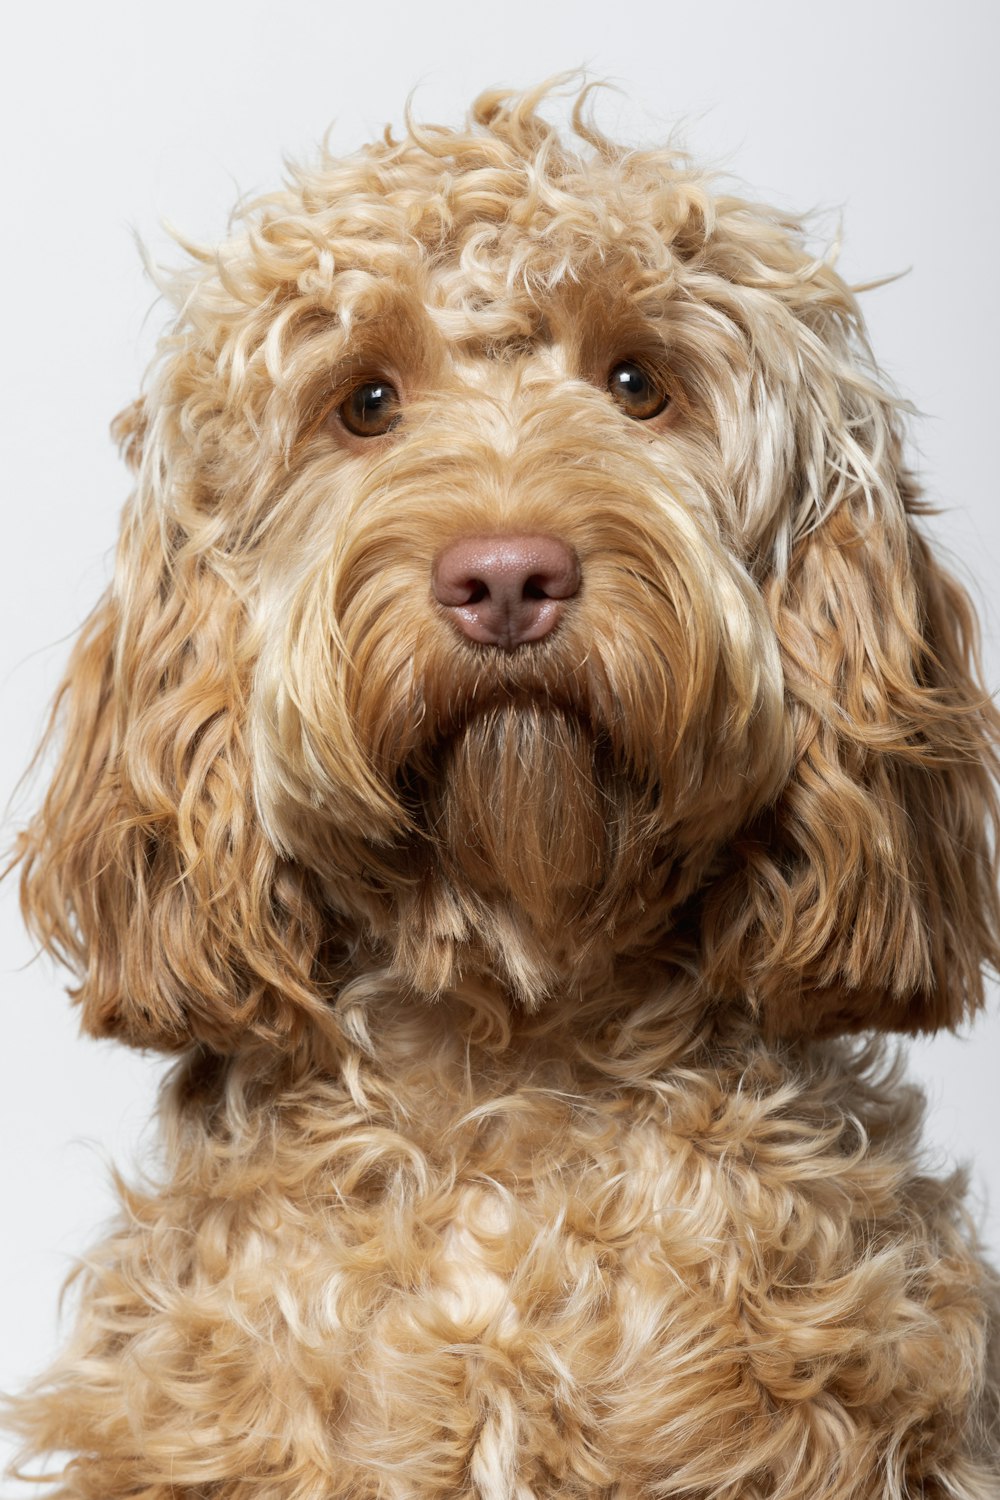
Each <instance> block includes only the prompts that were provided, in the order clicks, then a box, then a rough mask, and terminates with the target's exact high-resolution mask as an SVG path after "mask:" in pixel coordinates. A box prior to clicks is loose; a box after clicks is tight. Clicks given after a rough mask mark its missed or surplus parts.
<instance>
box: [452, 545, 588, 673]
mask: <svg viewBox="0 0 1000 1500" xmlns="http://www.w3.org/2000/svg"><path fill="white" fill-rule="evenodd" d="M432 585H433V589H434V597H435V599H437V601H438V603H439V604H443V605H444V607H445V609H446V610H447V611H448V618H449V619H450V620H451V622H452V624H453V625H454V626H455V628H456V629H457V630H460V631H461V632H462V634H463V635H465V636H467V637H468V638H469V640H470V641H479V642H481V643H482V644H483V645H488V646H501V647H503V648H504V649H505V650H511V649H512V648H513V647H514V646H521V645H523V644H524V643H525V642H527V641H540V640H541V639H542V638H543V636H546V635H548V634H549V632H550V631H551V630H553V629H554V628H555V626H556V625H557V624H558V622H559V618H560V616H561V614H562V612H563V606H564V601H565V600H567V599H571V598H572V597H573V595H574V594H575V593H576V592H577V591H578V590H579V587H580V561H579V559H578V557H577V555H576V553H575V551H574V550H573V548H572V547H570V546H569V545H568V544H567V543H566V542H563V541H561V540H560V539H559V537H555V536H534V535H532V536H476V537H462V538H461V539H460V540H459V541H457V542H452V543H451V544H450V546H448V547H445V549H444V551H443V552H442V553H440V555H439V556H438V559H437V561H436V562H435V564H434V571H433V574H432Z"/></svg>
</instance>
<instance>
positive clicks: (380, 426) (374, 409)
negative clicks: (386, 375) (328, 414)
mask: <svg viewBox="0 0 1000 1500" xmlns="http://www.w3.org/2000/svg"><path fill="white" fill-rule="evenodd" d="M339 411H340V420H341V421H342V422H343V424H344V426H345V427H346V428H347V430H348V432H353V433H354V434H355V435H356V436H357V437H381V436H382V434H383V433H385V432H388V431H389V429H390V427H394V426H395V425H396V423H397V422H398V421H399V418H400V415H401V413H400V401H399V395H398V393H397V391H396V387H395V386H394V385H390V384H389V382H388V380H366V381H365V382H364V384H363V385H356V386H355V387H354V389H353V391H352V392H351V394H350V395H349V396H348V397H347V399H346V401H342V402H341V404H340V408H339Z"/></svg>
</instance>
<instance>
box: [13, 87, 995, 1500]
mask: <svg viewBox="0 0 1000 1500" xmlns="http://www.w3.org/2000/svg"><path fill="white" fill-rule="evenodd" d="M545 97H546V93H545V90H544V89H540V90H536V91H534V92H530V93H526V94H520V95H518V94H509V93H503V92H499V91H497V92H492V93H488V94H484V95H482V96H481V97H480V98H479V99H478V100H477V101H476V103H475V104H474V106H473V108H472V112H471V115H470V117H469V120H468V122H467V123H466V125H465V126H463V127H460V128H450V127H449V128H445V127H438V126H430V125H422V124H419V123H417V122H415V121H414V120H412V119H409V118H408V120H407V125H406V129H405V132H404V133H403V134H402V135H401V136H399V137H398V138H397V137H396V136H394V135H393V134H392V133H391V132H390V131H389V130H387V131H386V133H385V136H384V137H383V138H382V139H381V140H379V141H377V142H376V143H375V144H373V145H371V146H369V147H367V148H365V149H364V150H362V151H360V152H359V153H358V154H356V155H353V156H349V157H346V158H344V159H334V158H333V157H332V156H331V155H330V154H329V153H328V152H325V153H324V154H323V155H322V156H321V157H320V158H319V159H318V161H317V162H315V163H314V164H313V165H310V166H305V167H302V168H296V169H293V171H292V175H291V177H290V179H289V181H288V183H287V186H286V187H285V189H284V190H283V191H281V192H278V193H276V194H274V195H272V196H269V197H265V198H263V199H261V200H259V201H258V202H256V203H255V204H252V205H250V206H249V207H247V208H245V209H244V210H243V212H242V217H239V218H237V220H236V221H235V226H234V228H233V230H232V233H231V237H230V238H229V239H228V240H227V241H226V242H225V243H224V244H223V245H222V246H221V248H220V249H218V250H217V251H211V252H209V251H202V250H199V249H192V250H191V255H190V264H189V265H188V268H187V269H186V270H184V271H182V272H180V273H178V274H177V275H176V277H175V279H174V280H173V281H172V282H171V287H170V291H171V295H172V296H173V299H174V302H175V305H176V317H175V320H174V322H173V324H172V326H171V327H170V329H169V330H168V331H167V333H166V334H165V336H164V337H163V339H162V342H161V344H160V347H159V352H158V355H157V358H156V361H155V363H154V366H153V369H152V371H151V373H150V376H149V379H148V381H147V386H146V390H145V394H144V395H143V397H142V398H141V399H140V400H139V401H137V402H136V403H135V404H134V405H133V406H131V407H130V408H129V409H128V410H127V411H126V412H125V413H123V414H122V416H121V417H119V418H118V420H117V423H116V426H115V429H114V430H115V432H116V434H117V437H118V439H119V441H120V443H121V445H122V447H123V450H124V454H125V456H126V458H127V460H128V462H129V463H130V465H131V467H132V469H133V470H134V473H135V491H134V496H133V498H132V499H131V501H130V502H129V504H128V506H127V508H126V511H125V514H124V519H123V525H122V532H121V538H120V542H119V547H118V553H117V564H116V570H115V576H114V581H113V583H112V585H111V587H110V589H109V591H108V592H107V594H106V595H105V597H104V598H103V599H102V600H101V601H100V603H99V604H98V605H97V607H96V609H95V611H94V612H93V614H92V616H91V617H90V619H89V621H88V623H87V624H86V626H85V628H84V629H83V631H82V634H81V636H80V638H79V640H78V642H77V644H76V646H75V649H74V651H73V654H72V658H71V661H70V664H69V668H68V671H67V674H66V677H65V681H64V683H63V686H62V688H61V690H60V693H59V695H58V700H57V703H56V706H55V709H54V716H53V723H52V728H51V730H50V735H51V737H52V740H53V742H54V743H55V744H57V745H58V746H59V751H58V760H57V764H56V767H55V770H54V774H53V778H52V781H51V784H50V786H49V789H48V791H47V795H46V796H45V799H44V802H43V804H42V806H41V808H40V811H39V812H38V814H37V816H36V817H35V819H34V820H33V821H32V822H31V823H30V825H29V826H28V827H27V828H26V829H25V831H24V832H23V834H22V836H21V838H20V843H19V846H18V849H17V856H18V858H19V860H20V863H21V872H22V880H23V885H22V895H23V904H24V909H25V912H26V915H27V918H28V921H29V923H30V925H31V926H32V928H33V930H34V932H35V933H36V935H37V937H38V939H39V940H40V943H41V946H42V947H43V948H44V949H46V950H48V951H49V952H50V953H54V954H55V955H57V956H58V957H59V958H60V959H62V960H64V961H65V962H66V963H67V964H68V965H69V966H70V968H71V969H72V970H73V971H74V972H75V974H76V976H77V983H76V986H75V988H74V989H73V990H72V991H71V993H72V994H73V995H74V998H75V1001H76V1003H77V1005H78V1006H79V1008H80V1014H81V1018H82V1025H83V1028H84V1030H85V1031H87V1032H89V1033H90V1034H92V1035H94V1036H98V1037H117V1038H120V1039H121V1040H122V1041H123V1042H126V1043H129V1044H131V1045H132V1046H137V1047H151V1048H159V1049H162V1050H164V1051H166V1052H170V1053H175V1054H176V1064H175V1066H174V1068H173V1070H172V1072H171V1073H170V1075H169V1076H168V1079H167V1082H166V1083H165V1085H164V1091H163V1095H162V1101H161V1109H160V1115H161V1126H162V1161H161V1164H160V1167H159V1170H158V1175H157V1178H156V1180H155V1181H147V1182H140V1183H137V1184H135V1185H127V1184H122V1185H121V1189H120V1191H121V1214H120V1218H119V1220H118V1222H117V1223H116V1224H115V1225H114V1227H113V1228H112V1229H111V1231H110V1233H109V1235H108V1237H107V1239H106V1240H105V1241H104V1243H103V1244H101V1245H100V1246H99V1247H98V1248H97V1249H96V1250H94V1251H93V1252H92V1253H91V1254H90V1255H89V1256H88V1258H87V1260H86V1262H85V1264H84V1266H83V1267H82V1268H81V1269H80V1270H79V1272H78V1273H77V1275H76V1300H77V1315H76V1324H75V1331H74V1332H73V1333H72V1335H71V1337H70V1340H69V1343H68V1346H67V1348H66V1350H65V1352H64V1354H63V1355H62V1356H61V1357H60V1359H59V1361H58V1363H57V1364H56V1365H55V1366H54V1368H53V1369H52V1370H51V1371H50V1372H49V1373H48V1374H47V1375H46V1376H44V1377H42V1378H41V1379H40V1380H39V1381H38V1383H37V1384H36V1385H35V1386H34V1387H33V1388H32V1389H31V1390H30V1391H28V1392H27V1393H25V1394H24V1395H22V1396H20V1397H18V1398H16V1399H15V1400H13V1402H12V1404H11V1408H10V1417H9V1419H10V1421H11V1423H12V1424H13V1425H14V1426H15V1427H16V1428H17V1430H18V1431H19V1433H20V1435H21V1437H22V1440H23V1444H24V1450H23V1452H24V1459H23V1461H24V1462H25V1463H27V1462H29V1461H33V1462H37V1460H38V1459H39V1457H40V1456H41V1455H45V1454H51V1453H60V1454H63V1455H67V1457H66V1461H65V1464H64V1466H62V1467H61V1468H59V1469H56V1468H53V1469H52V1472H51V1474H50V1483H51V1484H52V1485H54V1486H55V1488H54V1489H52V1490H51V1493H52V1494H54V1495H56V1496H58V1497H60V1500H69V1497H73V1500H126V1497H129V1500H139V1497H142V1500H341V1497H343V1500H347V1497H351V1500H376V1497H377V1500H418V1497H419V1500H430V1497H442V1500H443V1497H448V1500H458V1497H462V1500H466V1497H467V1500H543V1497H550V1496H551V1497H554V1496H559V1497H562V1500H572V1497H576V1500H652V1497H659V1500H668V1497H677V1500H680V1497H684V1500H876V1497H878V1500H917V1497H922V1500H987V1497H989V1496H995V1495H997V1494H998V1493H1000V1369H998V1359H997V1339H996V1326H997V1315H998V1310H1000V1298H998V1291H997V1281H996V1278H995V1276H994V1274H993V1272H992V1271H991V1270H990V1269H989V1268H988V1266H987V1265H986V1264H985V1262H984V1260H983V1258H982V1256H981V1254H980V1251H979V1249H978V1247H977V1243H976V1236H975V1232H974V1228H973V1227H972V1225H971V1224H970V1222H969V1216H968V1213H967V1210H966V1208H965V1206H964V1199H963V1193H964V1187H963V1182H962V1179H961V1176H960V1174H956V1175H954V1176H951V1177H944V1178H939V1177H935V1176H933V1175H931V1174H930V1173H929V1172H928V1171H927V1170H926V1168H925V1166H924V1165H923V1164H922V1161H921V1156H920V1140H919V1131H920V1122H921V1108H922V1105H921V1100H920V1097H919V1095H918V1094H917V1092H916V1091H915V1090H914V1089H913V1088H912V1087H910V1086H909V1085H908V1084H907V1083H906V1082H905V1081H904V1079H903V1078H902V1077H901V1074H900V1071H899V1064H898V1059H897V1055H896V1052H895V1050H894V1049H893V1048H892V1047H891V1046H890V1044H889V1043H888V1042H887V1041H886V1039H885V1038H886V1034H891V1033H916V1032H926V1031H932V1030H934V1029H936V1028H940V1027H949V1026H955V1025H957V1024H958V1023H960V1022H962V1021H964V1020H966V1019H967V1018H969V1017H971V1016H972V1015H974V1013H975V1012H976V1011H977V1010H978V1009H979V1008H980V1006H981V1004H982V1002H983V971H984V967H990V966H996V965H997V963H998V960H1000V940H998V930H1000V925H998V906H997V878H996V873H997V872H996V866H995V857H994V835H995V829H996V823H997V800H996V786H995V778H996V770H997V761H996V743H997V728H998V719H997V714H996V712H995V710H994V708H993V707H992V705H991V703H990V701H989V697H988V695H987V694H986V692H985V690H984V688H983V686H982V685H981V682H980V680H979V677H978V673H977V668H976V622H975V618H974V614H973V610H972V607H971V605H970V603H969V601H968V599H967V597H966V595H965V594H964V592H963V591H962V589H961V588H960V587H959V585H958V584H957V583H956V581H955V580H954V579H953V578H952V577H951V576H950V575H949V574H948V572H947V571H945V570H944V568H942V566H941V564H940V562H939V561H938V560H937V558H936V556H935V554H934V551H933V549H932V547H931V545H930V543H929V541H928V538H927V536H926V535H925V533H924V531H923V530H922V529H921V514H922V512H923V510H924V509H925V506H924V504H923V502H922V501H921V499H920V494H919V489H918V486H917V484H916V481H915V479H914V477H913V475H912V473H911V472H910V471H909V470H908V469H907V467H906V459H905V452H904V433H903V418H904V410H903V407H902V404H901V402H900V401H899V400H898V398H896V397H895V396H894V395H893V394H892V393H891V392H890V391H888V390H887V389H886V386H885V383H884V381H883V380H882V379H881V377H880V375H879V372H878V369H877V366H876V365H875V363H874V360H873V358H872V356H871V354H870V352H869V349H868V345H867V340H866V335H865V329H864V324H863V321H862V317H861V313H860V311H859V308H858V304H857V300H856V297H855V295H854V294H853V293H852V291H851V289H850V288H849V287H848V286H847V285H846V284H845V283H844V281H843V280H842V279H841V278H840V277H839V275H838V274H837V272H836V271H835V269H834V268H833V266H832V264H831V262H830V259H829V258H823V257H818V258H817V257H815V256H814V255H812V254H811V253H810V251H809V249H808V247H807V241H806V237H805V232H804V229H803V225H802V224H801V223H800V222H799V221H797V220H795V219H794V218H792V217H790V216H788V215H786V214H783V213H778V212H776V211H774V210H772V209H769V208H767V207H763V206H760V205H758V204H755V203H752V202H749V201H744V200H743V199H742V198H740V197H738V196H735V195H734V194H733V193H732V192H731V191H728V190H726V189H725V188H724V187H722V186H721V185H720V184H719V183H718V182H717V181H716V180H715V179H714V178H712V177H711V176H710V175H707V174H705V173H703V172H701V171H699V170H698V169H697V168H696V167H695V166H694V165H693V164H692V162H691V161H690V160H689V159H688V158H687V157H686V156H685V155H684V154H682V153H680V152H678V151H677V150H675V149H673V148H663V149H641V150H640V149H626V148H624V147H621V146H619V145H617V144H616V143H615V142H613V141H612V140H610V139H608V138H607V137H606V136H605V135H604V134H603V133H602V132H601V131H600V130H599V129H598V127H597V125H596V124H595V123H594V120H593V116H592V112H591V110H590V106H589V104H588V97H589V96H588V90H587V89H584V90H583V91H582V92H581V93H580V94H579V95H578V96H577V98H576V101H575V105H574V108H573V115H572V127H573V135H572V137H571V138H570V137H568V132H567V131H565V130H563V131H561V130H560V129H559V128H557V127H556V126H555V125H553V124H551V123H550V122H549V121H548V119H547V117H546V115H545V111H544V102H545Z"/></svg>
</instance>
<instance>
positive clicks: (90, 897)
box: [17, 403, 321, 1051]
mask: <svg viewBox="0 0 1000 1500" xmlns="http://www.w3.org/2000/svg"><path fill="white" fill-rule="evenodd" d="M143 426H144V421H143V416H142V411H141V407H140V405H139V404H138V403H137V404H136V405H135V406H133V407H131V408H129V409H128V411H126V412H124V413H123V414H122V416H121V417H120V418H119V419H118V421H117V423H116V424H115V428H114V429H113V430H114V431H116V433H117V436H118V437H119V439H120V441H121V443H122V446H123V448H124V450H125V452H126V456H127V457H128V458H129V459H130V462H131V463H132V464H133V466H138V464H139V461H140V455H141V448H142V442H143ZM147 460H148V462H147V463H145V464H143V466H142V470H141V472H140V478H139V488H138V491H137V494H136V495H135V497H134V498H133V500H132V501H131V502H130V504H129V506H128V507H127V509H126V512H125V516H124V521H123V527H122V536H121V540H120V543H119V548H118V555H117V563H116V575H115V581H114V584H113V585H112V587H111V589H110V590H109V592H108V594H107V595H106V596H105V598H104V599H103V600H102V601H101V602H100V603H99V604H98V606H97V608H96V609H95V610H94V612H93V614H92V615H91V617H90V619H89V621H88V622H87V624H86V626H85V627H84V630H83V632H82V634H81V636H80V639H79V640H78V642H77V644H76V647H75V649H74V651H73V654H72V657H71V659H70V663H69V667H68V670H67V673H66V677H65V680H64V681H63V684H62V686H61V688H60V690H59V693H58V696H57V699H56V703H55V706H54V708H53V712H52V718H51V721H50V726H49V731H48V736H47V739H48V740H49V741H53V740H54V741H55V742H56V743H57V744H58V747H59V748H58V760H57V764H56V767H55V773H54V775H53V777H52V781H51V784H50V786H49V789H48V793H47V795H46V797H45V801H44V803H43V805H42V808H41V810H40V812H39V813H38V815H37V816H36V818H35V819H34V821H33V822H32V823H31V824H30V826H29V827H28V828H27V830H26V831H25V832H24V833H23V834H22V835H21V838H20V840H19V845H18V850H17V854H18V857H19V858H20V859H21V860H22V862H23V869H22V883H21V893H22V905H23V909H24V912H25V916H26V919H27V921H28V923H29V925H30V927H31V928H32V929H33V931H34V932H35V934H36V935H37V937H38V938H39V940H40V941H41V943H42V945H43V947H44V948H45V949H47V950H48V951H49V952H50V953H52V954H54V955H56V956H57V957H58V958H60V959H62V960H63V961H64V962H66V963H67V964H68V965H69V966H70V967H71V968H72V969H73V970H74V971H75V972H76V974H77V975H78V977H79V985H78V987H77V988H76V989H75V990H72V991H71V993H72V994H73V995H74V998H75V999H76V1000H77V1001H78V1002H79V1004H80V1005H81V1007H82V1012H83V1025H84V1027H85V1028H86V1029H87V1030H88V1031H90V1032H92V1033H93V1034H94V1035H97V1036H118V1037H121V1038H122V1039H123V1040H125V1041H128V1042H132V1043H135V1044H136V1045H140V1046H154V1047H162V1048H165V1049H176V1048H180V1047H183V1046H185V1045H187V1044H188V1043H190V1042H191V1041H192V1040H195V1039H196V1040H199V1041H202V1042H204V1043H206V1044H207V1045H209V1046H211V1047H213V1048H216V1049H218V1050H222V1051H225V1050H229V1049H231V1048H232V1047H234V1046H236V1045H237V1044H238V1042H239V1041H240V1039H241V1038H246V1037H249V1036H250V1035H252V1034H255V1035H258V1036H265V1037H277V1036H281V1037H284V1038H286V1039H287V1038H288V1037H289V1035H290V1034H293V1033H294V1032H295V1031H296V1029H297V1028H298V1026H299V1025H300V1024H301V1021H302V1019H303V1018H304V1016H305V1015H307V1014H308V1013H310V1012H314V1013H315V1012H317V1011H318V1010H319V1009H320V1007H321V1000H320V993H319V990H320V987H319V986H318V984H317V977H318V974H317V970H318V961H319V954H320V941H321V938H320V930H321V929H320V921H319V915H318V911H317V908H316V905H315V903H314V901H313V899H312V897H311V895H310V892H309V890H308V888H307V886H306V884H305V879H306V877H305V876H303V875H302V873H301V872H299V871H298V870H297V869H295V868H292V867H290V866H289V865H287V864H286V863H284V862H283V861H281V860H280V859H279V858H278V857H277V856H276V854H275V852H274V850H273V849H272V848H271V846H270V845H269V844H268V843H267V841H266V840H265V838H264V837H263V835H262V833H261V831H260V828H259V825H258V821H257V818H256V815H255V810H254V806H253V794H252V790H251V785H252V778H251V775H250V770H249V765H248V762H247V754H246V749H245V745H244V730H243V707H244V698H245V693H246V689H247V679H248V672H249V663H248V661H247V660H245V659H244V656H243V650H244V648H243V625H244V606H243V601H242V600H241V598H240V596H239V592H238V589H237V588H235V587H234V586H233V584H232V583H231V582H230V581H227V578H226V577H225V576H224V575H223V572H222V571H221V566H220V565H219V564H217V563H216V562H213V560H212V556H211V553H210V551H209V550H208V549H206V548H204V547H197V546H195V545H194V542H193V540H192V536H191V534H190V529H185V526H184V524H183V522H182V521H181V520H180V519H178V517H179V516H180V515H182V514H183V506H177V507H173V511H172V514H170V515H165V514H164V511H163V507H162V506H160V505H158V504H156V503H154V501H153V499H152V497H151V494H150V490H151V487H152V485H153V482H154V481H153V479H152V477H151V476H152V475H153V474H155V472H156V470H157V466H158V465H161V472H162V455H156V454H153V455H149V454H147ZM188 509H189V510H191V509H192V507H191V506H189V507H188Z"/></svg>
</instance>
